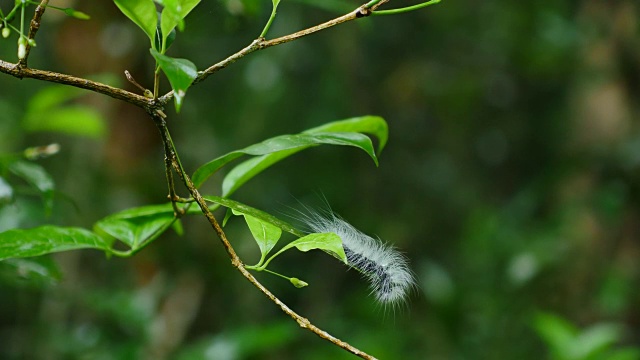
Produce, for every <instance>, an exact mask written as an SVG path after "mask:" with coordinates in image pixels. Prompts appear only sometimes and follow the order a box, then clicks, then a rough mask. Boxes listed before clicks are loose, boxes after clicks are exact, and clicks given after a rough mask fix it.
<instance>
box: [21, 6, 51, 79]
mask: <svg viewBox="0 0 640 360" xmlns="http://www.w3.org/2000/svg"><path fill="white" fill-rule="evenodd" d="M47 4H49V0H42V1H41V2H40V5H38V6H37V7H36V11H35V13H34V14H33V19H31V23H30V25H29V35H28V36H27V38H28V39H35V37H36V33H37V32H38V30H39V29H40V21H41V20H42V15H44V11H45V10H46V8H47ZM29 52H31V45H29V43H28V42H27V44H26V51H25V55H24V57H23V58H22V59H20V61H19V62H18V64H19V66H20V67H23V68H26V67H27V59H28V58H29Z"/></svg>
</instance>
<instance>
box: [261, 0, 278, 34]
mask: <svg viewBox="0 0 640 360" xmlns="http://www.w3.org/2000/svg"><path fill="white" fill-rule="evenodd" d="M279 4H280V0H274V1H273V8H272V9H271V16H269V20H268V21H267V24H266V25H265V26H264V29H262V32H261V33H260V36H259V38H265V37H266V36H267V32H268V31H269V28H270V27H271V24H272V23H273V20H274V19H275V18H276V10H277V9H278V5H279Z"/></svg>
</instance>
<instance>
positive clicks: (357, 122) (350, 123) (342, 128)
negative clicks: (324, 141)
mask: <svg viewBox="0 0 640 360" xmlns="http://www.w3.org/2000/svg"><path fill="white" fill-rule="evenodd" d="M324 132H358V133H365V134H371V135H373V136H375V137H377V138H378V155H380V153H381V152H382V150H383V149H384V146H385V145H386V144H387V139H388V138H389V127H388V126H387V122H386V121H384V119H383V118H381V117H380V116H373V115H367V116H360V117H355V118H351V119H345V120H338V121H333V122H330V123H327V124H324V125H320V126H318V127H315V128H311V129H309V130H306V131H304V133H305V134H317V133H324Z"/></svg>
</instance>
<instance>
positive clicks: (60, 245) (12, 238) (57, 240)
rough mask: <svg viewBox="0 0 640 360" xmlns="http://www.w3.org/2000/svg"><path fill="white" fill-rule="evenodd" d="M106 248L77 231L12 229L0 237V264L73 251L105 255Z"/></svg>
mask: <svg viewBox="0 0 640 360" xmlns="http://www.w3.org/2000/svg"><path fill="white" fill-rule="evenodd" d="M110 245H111V244H110V243H109V242H108V241H107V240H105V239H103V238H102V237H100V236H98V235H96V234H94V233H92V232H91V231H88V230H85V229H80V228H69V227H58V226H50V225H47V226H41V227H37V228H33V229H12V230H8V231H5V232H2V233H0V260H4V259H10V258H22V257H30V256H40V255H44V254H49V253H54V252H60V251H68V250H77V249H97V250H102V251H105V252H109V251H110Z"/></svg>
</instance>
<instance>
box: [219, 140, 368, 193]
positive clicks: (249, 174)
mask: <svg viewBox="0 0 640 360" xmlns="http://www.w3.org/2000/svg"><path fill="white" fill-rule="evenodd" d="M297 136H298V137H301V138H305V140H307V141H306V144H303V143H301V144H300V145H298V146H296V147H295V148H293V149H289V150H284V151H280V152H276V153H272V154H269V155H263V156H260V157H256V158H254V159H250V160H247V161H245V162H243V163H240V164H238V165H237V166H236V167H235V168H233V169H232V170H231V171H230V172H229V173H228V174H227V175H226V176H225V178H224V180H223V181H222V196H229V195H231V194H233V193H234V192H235V191H236V190H238V189H239V188H240V187H241V186H242V185H244V184H245V183H246V182H247V181H249V180H250V179H252V178H253V177H255V176H256V175H258V174H260V173H261V172H262V171H264V170H266V169H267V168H269V167H271V166H272V165H273V164H275V163H277V162H279V161H281V160H283V159H285V158H287V157H289V156H291V155H293V154H295V153H297V152H299V151H302V150H304V149H307V148H310V147H312V146H316V145H319V144H328V145H343V146H354V147H357V148H360V149H362V150H363V151H365V152H366V153H367V154H369V156H371V158H372V159H373V161H374V162H375V164H376V166H377V165H378V159H377V157H376V154H375V152H374V150H373V145H372V144H371V139H369V137H367V136H365V135H362V134H359V133H347V132H344V133H317V134H315V135H310V134H300V135H297Z"/></svg>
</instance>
